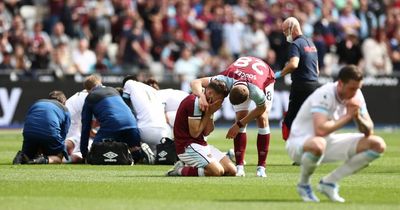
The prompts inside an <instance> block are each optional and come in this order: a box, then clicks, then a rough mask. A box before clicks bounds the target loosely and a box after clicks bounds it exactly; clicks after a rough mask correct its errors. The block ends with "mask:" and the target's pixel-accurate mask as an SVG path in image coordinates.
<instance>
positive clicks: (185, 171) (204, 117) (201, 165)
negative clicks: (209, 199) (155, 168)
mask: <svg viewBox="0 0 400 210" xmlns="http://www.w3.org/2000/svg"><path fill="white" fill-rule="evenodd" d="M204 94H205V97H206V99H207V102H208V103H209V107H208V109H207V110H206V111H204V112H202V111H201V110H200V107H199V98H198V97H196V96H195V95H193V94H191V95H189V96H187V97H186V98H185V99H184V100H183V101H182V103H181V104H180V106H179V108H178V111H177V115H176V119H175V125H174V135H175V146H176V152H177V154H178V157H179V159H180V161H178V162H177V163H176V164H175V165H174V167H173V168H172V169H171V170H169V171H168V173H167V175H168V176H223V175H227V176H235V175H236V168H235V165H234V164H233V163H232V162H231V161H230V159H229V158H228V157H227V156H226V155H225V154H224V153H222V152H221V151H220V150H218V149H217V148H215V147H214V146H212V145H209V144H207V141H205V139H204V136H207V135H209V134H210V133H211V132H212V131H213V130H214V121H213V114H214V112H215V111H217V110H218V109H219V108H220V107H221V105H222V101H223V100H224V98H225V97H226V96H227V95H228V88H227V86H226V84H225V83H224V82H222V81H218V80H215V81H211V82H210V84H209V85H208V86H207V88H206V89H205V90H204Z"/></svg>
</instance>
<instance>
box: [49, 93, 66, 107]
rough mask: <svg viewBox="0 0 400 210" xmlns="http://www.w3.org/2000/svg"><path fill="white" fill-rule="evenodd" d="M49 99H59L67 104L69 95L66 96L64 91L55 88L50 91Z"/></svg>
mask: <svg viewBox="0 0 400 210" xmlns="http://www.w3.org/2000/svg"><path fill="white" fill-rule="evenodd" d="M48 99H54V100H57V101H58V102H60V103H62V104H65V102H66V101H67V97H65V94H64V93H63V92H62V91H59V90H53V91H51V92H50V93H49V97H48Z"/></svg>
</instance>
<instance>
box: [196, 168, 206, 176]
mask: <svg viewBox="0 0 400 210" xmlns="http://www.w3.org/2000/svg"><path fill="white" fill-rule="evenodd" d="M197 174H198V175H199V176H205V175H204V168H198V169H197Z"/></svg>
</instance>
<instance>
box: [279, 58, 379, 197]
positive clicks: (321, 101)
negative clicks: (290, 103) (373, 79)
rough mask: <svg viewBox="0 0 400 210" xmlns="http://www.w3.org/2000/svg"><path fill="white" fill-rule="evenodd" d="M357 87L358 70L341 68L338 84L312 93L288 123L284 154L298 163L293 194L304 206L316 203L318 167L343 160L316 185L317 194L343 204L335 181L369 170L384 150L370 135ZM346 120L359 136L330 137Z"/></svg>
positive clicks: (377, 139)
mask: <svg viewBox="0 0 400 210" xmlns="http://www.w3.org/2000/svg"><path fill="white" fill-rule="evenodd" d="M361 86H362V74H361V72H360V71H359V70H358V69H357V67H356V66H354V65H349V66H345V67H343V68H342V69H341V70H340V72H339V80H338V81H337V82H335V83H327V84H325V85H323V86H322V87H320V88H318V89H317V90H316V91H315V92H314V93H312V94H311V95H310V96H309V97H308V98H307V100H306V101H305V102H304V104H303V105H302V106H301V108H300V110H299V112H298V114H297V116H296V118H295V119H294V121H293V124H292V129H291V130H290V135H289V138H288V140H287V142H286V150H287V152H288V154H289V156H290V158H291V159H292V160H293V161H295V162H297V163H300V165H301V172H300V181H299V183H298V185H297V191H298V193H299V195H300V197H301V198H302V199H303V200H304V201H306V202H319V199H318V197H317V196H316V195H315V194H314V193H313V191H312V188H311V185H310V178H311V175H312V174H313V173H314V171H315V169H316V168H317V167H318V166H319V165H320V164H321V163H326V162H335V161H345V162H344V163H343V164H342V165H341V166H339V167H338V168H336V169H335V170H334V171H332V172H331V173H329V174H328V175H326V176H324V177H322V179H321V180H320V182H319V185H318V190H319V191H320V192H321V193H322V194H324V195H326V196H327V197H328V198H329V199H330V200H332V201H334V202H344V201H345V200H344V199H343V198H342V197H341V196H340V195H339V186H338V184H337V183H338V182H339V181H340V180H341V179H342V178H344V177H346V176H349V175H351V174H354V173H356V172H357V171H359V170H361V169H362V168H364V167H366V166H368V165H369V163H370V162H372V161H374V160H375V159H377V158H379V157H380V156H381V154H382V153H383V152H384V150H385V148H386V144H385V142H384V140H383V139H382V138H381V137H379V136H376V135H373V122H372V120H371V118H370V116H369V114H368V110H367V106H366V102H365V100H364V97H363V94H362V92H361V90H360V88H361ZM350 121H354V122H355V123H356V125H357V127H358V130H359V132H355V133H341V134H336V133H334V132H335V131H337V130H338V129H340V128H342V127H343V126H345V125H346V124H347V123H348V122H350Z"/></svg>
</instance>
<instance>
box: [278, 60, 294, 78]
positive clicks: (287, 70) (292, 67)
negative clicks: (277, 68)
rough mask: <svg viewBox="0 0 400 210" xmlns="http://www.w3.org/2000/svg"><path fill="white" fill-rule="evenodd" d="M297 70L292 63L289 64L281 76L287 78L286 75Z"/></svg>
mask: <svg viewBox="0 0 400 210" xmlns="http://www.w3.org/2000/svg"><path fill="white" fill-rule="evenodd" d="M296 68H297V66H295V65H294V64H293V63H292V62H290V61H289V63H288V64H287V65H286V66H285V67H284V68H283V69H282V73H281V76H282V77H283V76H285V75H286V74H291V73H292V72H294V70H295V69H296Z"/></svg>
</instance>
